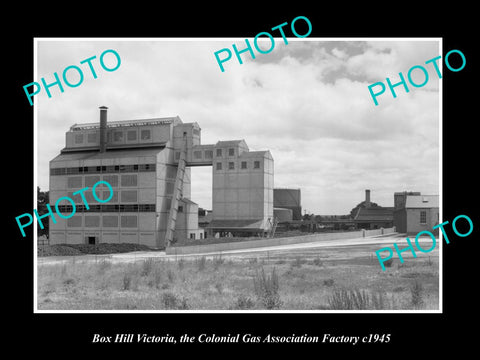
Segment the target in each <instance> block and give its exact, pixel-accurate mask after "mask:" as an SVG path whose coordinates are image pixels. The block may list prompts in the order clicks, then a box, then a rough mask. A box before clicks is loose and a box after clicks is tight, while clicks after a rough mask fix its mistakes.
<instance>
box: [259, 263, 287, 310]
mask: <svg viewBox="0 0 480 360" xmlns="http://www.w3.org/2000/svg"><path fill="white" fill-rule="evenodd" d="M253 288H254V291H255V295H256V296H257V299H258V301H260V302H261V304H262V305H263V306H264V307H265V308H266V309H269V310H271V309H278V308H280V306H281V305H282V300H281V299H280V294H279V292H278V290H279V284H278V275H277V273H276V272H275V267H274V268H273V269H272V272H271V274H270V275H266V274H265V269H264V268H263V267H262V268H261V270H260V272H259V271H258V270H257V272H256V275H255V277H254V278H253Z"/></svg>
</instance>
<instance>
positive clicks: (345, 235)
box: [165, 227, 395, 255]
mask: <svg viewBox="0 0 480 360" xmlns="http://www.w3.org/2000/svg"><path fill="white" fill-rule="evenodd" d="M394 232H395V227H393V228H387V229H383V228H382V229H375V230H359V231H348V232H333V233H315V234H310V235H301V236H292V237H284V238H273V239H261V240H250V241H238V242H230V243H220V244H208V245H191V246H178V247H168V248H167V249H166V251H165V252H166V254H167V255H175V254H178V255H184V254H200V253H210V252H218V251H228V250H239V249H251V248H260V247H268V246H282V245H291V244H303V243H310V242H316V241H325V240H342V239H355V238H362V237H370V236H378V235H387V234H392V233H394Z"/></svg>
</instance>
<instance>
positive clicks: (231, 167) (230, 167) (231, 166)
mask: <svg viewBox="0 0 480 360" xmlns="http://www.w3.org/2000/svg"><path fill="white" fill-rule="evenodd" d="M234 169H235V163H234V162H232V161H230V162H229V163H228V170H234Z"/></svg>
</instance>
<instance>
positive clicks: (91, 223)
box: [67, 215, 138, 228]
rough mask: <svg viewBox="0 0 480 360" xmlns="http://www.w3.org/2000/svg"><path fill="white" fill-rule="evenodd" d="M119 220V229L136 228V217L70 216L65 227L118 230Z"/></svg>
mask: <svg viewBox="0 0 480 360" xmlns="http://www.w3.org/2000/svg"><path fill="white" fill-rule="evenodd" d="M119 218H120V227H121V228H136V227H138V216H137V215H120V216H118V215H102V216H99V215H85V216H72V217H71V218H69V219H67V227H92V228H93V227H103V228H118V224H119V221H118V220H119ZM100 220H101V221H100ZM100 222H101V225H100Z"/></svg>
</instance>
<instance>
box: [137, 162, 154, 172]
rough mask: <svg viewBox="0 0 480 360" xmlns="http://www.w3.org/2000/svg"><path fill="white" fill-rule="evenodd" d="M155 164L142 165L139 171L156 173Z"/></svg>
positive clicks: (139, 166)
mask: <svg viewBox="0 0 480 360" xmlns="http://www.w3.org/2000/svg"><path fill="white" fill-rule="evenodd" d="M155 168H156V167H155V164H140V165H138V171H155Z"/></svg>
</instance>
